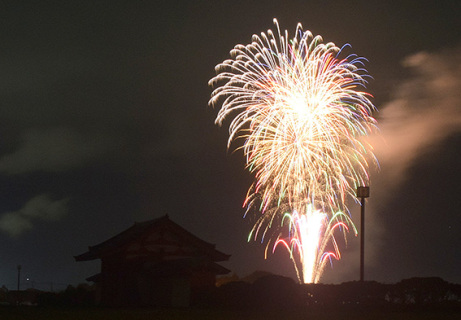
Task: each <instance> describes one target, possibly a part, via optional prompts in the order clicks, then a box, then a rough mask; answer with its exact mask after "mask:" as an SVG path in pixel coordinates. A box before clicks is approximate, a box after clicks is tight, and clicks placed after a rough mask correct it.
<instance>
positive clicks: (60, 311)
mask: <svg viewBox="0 0 461 320" xmlns="http://www.w3.org/2000/svg"><path fill="white" fill-rule="evenodd" d="M0 319H1V320H10V319H11V320H45V319H46V320H55V319H56V320H58V319H63V320H65V319H70V320H77V319H78V320H96V319H97V320H144V319H146V320H147V319H149V320H154V319H155V320H157V319H158V320H163V319H165V320H166V319H168V320H169V319H173V320H174V319H181V320H195V319H204V320H207V319H215V320H221V319H222V320H231V319H232V320H234V319H239V320H241V319H255V320H272V319H274V320H275V319H283V320H285V319H286V320H290V319H293V320H298V319H306V320H327V319H328V320H335V319H339V320H349V319H350V320H352V319H353V320H360V319H363V320H368V319H369V320H385V319H386V320H389V319H391V320H392V319H395V320H400V319H402V320H403V319H405V320H413V319H421V320H429V319H434V320H436V319H437V320H438V319H446V320H459V319H461V313H460V312H455V311H426V312H424V311H383V310H381V311H370V310H368V311H360V310H354V311H351V310H349V311H347V310H342V311H337V310H292V309H289V310H249V309H242V310H230V309H200V308H185V309H174V308H133V309H112V308H97V307H81V308H51V307H1V308H0Z"/></svg>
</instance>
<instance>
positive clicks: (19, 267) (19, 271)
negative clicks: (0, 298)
mask: <svg viewBox="0 0 461 320" xmlns="http://www.w3.org/2000/svg"><path fill="white" fill-rule="evenodd" d="M20 283H21V265H20V264H18V292H19V285H20Z"/></svg>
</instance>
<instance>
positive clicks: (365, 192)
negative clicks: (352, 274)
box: [357, 187, 370, 282]
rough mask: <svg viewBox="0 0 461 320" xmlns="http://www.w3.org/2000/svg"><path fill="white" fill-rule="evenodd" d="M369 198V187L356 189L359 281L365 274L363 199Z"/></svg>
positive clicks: (362, 279)
mask: <svg viewBox="0 0 461 320" xmlns="http://www.w3.org/2000/svg"><path fill="white" fill-rule="evenodd" d="M369 196H370V187H358V188H357V198H360V206H361V208H360V281H362V282H363V281H364V273H365V262H364V261H365V198H368V197H369Z"/></svg>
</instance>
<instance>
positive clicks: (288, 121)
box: [210, 19, 376, 282]
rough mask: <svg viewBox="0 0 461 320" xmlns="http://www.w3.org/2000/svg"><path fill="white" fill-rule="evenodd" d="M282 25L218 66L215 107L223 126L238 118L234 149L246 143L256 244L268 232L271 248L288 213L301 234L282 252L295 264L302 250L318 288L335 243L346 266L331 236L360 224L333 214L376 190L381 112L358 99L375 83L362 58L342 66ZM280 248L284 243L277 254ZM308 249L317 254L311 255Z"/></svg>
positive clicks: (326, 47) (303, 34) (334, 55)
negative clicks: (373, 135) (373, 171)
mask: <svg viewBox="0 0 461 320" xmlns="http://www.w3.org/2000/svg"><path fill="white" fill-rule="evenodd" d="M274 23H275V25H276V27H277V33H276V34H274V32H272V30H268V31H267V34H266V33H261V36H257V35H254V36H253V38H252V43H250V44H248V45H246V46H244V45H236V46H235V47H234V49H233V50H232V51H231V56H232V57H233V58H232V59H229V60H225V61H224V62H222V63H221V64H218V65H217V66H216V71H217V76H215V77H214V78H213V79H211V80H210V85H212V86H216V88H215V89H214V91H213V93H212V96H211V99H210V104H211V105H216V104H218V103H219V102H220V101H222V102H221V108H220V110H219V112H218V115H217V118H216V123H217V124H218V125H222V123H223V121H224V119H226V118H230V117H231V116H233V115H235V117H234V118H233V120H232V121H231V123H230V126H229V140H228V148H230V146H231V144H232V142H233V141H234V140H237V139H239V138H242V139H244V143H243V147H242V148H243V152H244V155H245V157H246V163H247V168H248V169H249V171H250V172H252V173H254V175H255V182H254V183H253V184H252V186H251V187H250V188H249V190H248V193H247V197H246V199H245V201H244V206H245V207H246V208H247V212H248V210H249V209H250V208H257V209H258V210H259V211H260V212H261V218H260V219H259V221H258V222H257V223H256V225H255V227H254V228H253V231H252V233H251V234H250V237H251V236H252V234H254V236H255V237H257V236H258V234H259V233H260V231H261V230H264V232H262V237H263V238H264V236H265V234H266V233H267V231H268V229H269V228H270V227H271V226H273V222H274V220H275V219H278V220H281V223H280V226H282V224H283V217H284V216H285V213H286V212H292V214H290V217H291V218H290V219H291V223H290V224H289V225H290V226H291V227H292V229H293V230H295V232H292V233H291V236H290V239H291V240H290V241H289V242H283V243H284V244H285V245H286V247H287V248H288V249H289V250H290V252H291V253H292V254H291V256H292V257H293V250H292V248H293V243H296V245H295V247H296V248H297V249H298V250H297V252H299V257H300V260H301V261H302V264H303V270H307V269H311V270H312V271H308V272H307V271H303V272H302V274H303V277H302V279H303V281H304V282H314V281H315V282H316V281H318V279H319V278H320V274H321V270H323V265H324V262H325V259H320V258H319V257H321V256H323V252H321V251H323V249H325V246H326V243H327V242H333V245H334V247H335V250H334V253H330V256H331V255H334V256H335V257H336V258H339V250H337V246H336V242H335V240H334V237H333V235H332V232H333V231H334V230H335V229H336V228H335V227H333V226H334V225H336V223H340V224H342V225H344V226H346V225H351V224H352V221H350V219H349V217H348V216H347V215H344V214H339V215H338V214H334V213H335V212H338V211H342V212H347V207H346V198H347V196H352V197H353V198H355V189H356V187H357V185H365V184H366V183H367V181H368V162H367V159H369V158H370V157H371V158H372V159H373V158H374V157H373V155H372V152H371V146H369V145H368V144H366V143H364V142H363V141H362V140H361V138H362V137H363V136H366V135H367V134H369V133H370V132H371V131H372V130H373V129H374V127H375V125H376V122H375V120H374V118H373V117H372V116H371V113H372V111H373V110H374V106H373V104H372V103H371V101H370V100H369V94H367V93H366V92H363V91H361V90H360V88H364V87H365V84H366V79H365V78H366V76H367V73H366V70H365V69H364V68H363V61H364V59H363V58H359V57H357V56H355V55H350V56H347V57H346V58H340V55H341V53H342V51H343V50H342V49H340V48H338V47H336V46H335V45H334V44H333V43H326V44H324V43H323V42H322V38H321V37H320V36H316V37H313V35H312V34H311V33H310V32H309V31H303V30H302V26H301V24H298V26H297V28H296V33H295V36H294V37H293V38H289V36H288V32H287V31H285V32H284V34H283V35H282V33H281V32H280V28H279V25H278V23H277V20H275V19H274ZM322 212H331V214H326V213H322ZM281 217H282V218H281ZM352 225H353V224H352ZM264 226H265V227H264ZM294 226H296V227H294ZM342 230H343V231H344V230H347V228H342ZM283 241H284V240H283ZM281 243H282V240H281V238H280V237H278V240H277V241H276V246H277V245H279V244H281ZM289 243H290V244H289ZM308 247H311V250H310V251H315V252H318V253H315V254H314V253H309V254H307V252H305V251H304V250H305V249H306V248H308ZM327 255H328V254H327ZM307 265H309V266H307ZM295 267H296V263H295ZM297 270H298V269H297Z"/></svg>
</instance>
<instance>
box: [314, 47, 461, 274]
mask: <svg viewBox="0 0 461 320" xmlns="http://www.w3.org/2000/svg"><path fill="white" fill-rule="evenodd" d="M402 64H403V66H404V67H405V68H408V69H409V71H411V76H410V77H408V78H407V79H405V80H402V81H401V83H396V84H395V90H394V91H393V92H391V97H392V98H391V100H390V101H389V102H387V103H385V104H384V105H382V106H378V109H379V110H380V112H379V113H378V124H379V129H380V130H379V133H378V134H376V135H375V136H371V137H370V143H371V144H372V146H373V147H374V152H375V155H376V157H377V159H378V161H379V170H376V171H375V172H372V174H371V175H372V177H371V189H370V194H371V197H370V198H369V199H368V200H367V205H366V213H367V214H366V217H365V221H366V222H365V225H366V232H365V251H366V253H365V279H374V280H378V281H391V282H393V281H398V280H400V279H398V277H399V275H395V274H393V275H389V274H388V273H386V271H385V270H381V269H380V268H383V266H384V265H386V263H385V262H384V263H383V261H381V260H380V259H382V257H381V253H382V249H383V248H384V246H385V245H386V244H387V240H388V238H387V237H390V236H391V237H394V236H396V235H395V234H393V233H392V232H391V233H390V234H389V230H386V229H385V228H386V226H385V225H384V224H383V217H382V216H380V214H381V213H386V214H398V213H395V212H389V210H388V209H387V206H388V203H389V202H390V201H391V200H393V199H395V198H396V197H399V191H398V189H399V187H400V186H402V185H403V183H404V182H406V181H407V179H411V178H412V177H411V173H410V172H411V168H412V167H413V166H414V165H415V163H416V162H417V161H421V158H424V156H425V155H427V154H430V153H434V152H438V151H440V150H439V149H441V148H443V145H444V144H443V142H444V140H446V139H447V138H449V137H450V136H452V135H454V134H456V133H458V132H461V77H460V76H459V74H461V48H455V49H450V50H444V51H440V52H435V53H428V52H420V53H416V54H414V55H411V56H408V57H406V58H405V59H404V60H403V61H402ZM359 207H360V206H359V205H354V204H351V205H350V208H351V211H352V219H353V221H355V223H356V226H357V227H358V228H359V227H360V209H359ZM348 238H349V239H350V241H349V245H348V246H347V248H344V249H342V253H343V254H342V257H341V261H340V262H338V263H336V264H334V270H331V271H329V270H326V272H325V277H324V278H323V279H322V281H325V282H343V281H347V280H358V278H359V269H360V266H359V255H360V243H359V238H355V237H353V236H352V235H351V234H349V236H348ZM327 269H328V268H327ZM373 269H375V270H378V269H379V273H376V274H375V275H372V270H373ZM388 276H392V277H396V278H397V279H390V278H386V277H388ZM379 277H381V278H379Z"/></svg>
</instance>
